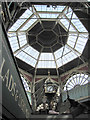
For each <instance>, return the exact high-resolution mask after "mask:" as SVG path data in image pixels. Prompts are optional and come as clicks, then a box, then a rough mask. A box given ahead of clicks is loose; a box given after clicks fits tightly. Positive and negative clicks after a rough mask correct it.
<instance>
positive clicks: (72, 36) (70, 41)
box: [67, 34, 77, 48]
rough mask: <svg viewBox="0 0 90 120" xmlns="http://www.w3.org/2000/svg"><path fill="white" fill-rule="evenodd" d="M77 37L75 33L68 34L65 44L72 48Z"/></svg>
mask: <svg viewBox="0 0 90 120" xmlns="http://www.w3.org/2000/svg"><path fill="white" fill-rule="evenodd" d="M76 39H77V34H69V37H68V40H67V44H68V45H70V46H71V47H72V48H74V45H75V42H76Z"/></svg>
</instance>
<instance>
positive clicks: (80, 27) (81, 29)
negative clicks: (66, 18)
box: [71, 13, 88, 32]
mask: <svg viewBox="0 0 90 120" xmlns="http://www.w3.org/2000/svg"><path fill="white" fill-rule="evenodd" d="M71 22H72V23H73V24H74V26H75V27H76V28H77V30H78V31H79V32H88V31H87V30H86V28H85V27H84V25H83V24H82V23H81V21H80V20H79V19H78V17H77V16H76V15H75V13H73V19H72V20H71Z"/></svg>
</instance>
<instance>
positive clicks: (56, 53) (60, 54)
mask: <svg viewBox="0 0 90 120" xmlns="http://www.w3.org/2000/svg"><path fill="white" fill-rule="evenodd" d="M62 52H63V47H62V48H60V49H59V50H57V51H56V52H54V54H55V58H56V59H58V58H60V57H61V56H62Z"/></svg>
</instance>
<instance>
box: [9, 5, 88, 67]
mask: <svg viewBox="0 0 90 120" xmlns="http://www.w3.org/2000/svg"><path fill="white" fill-rule="evenodd" d="M34 7H35V6H34ZM70 9H71V8H70ZM67 10H68V7H66V6H65V7H64V8H63V10H62V11H60V12H58V11H50V10H48V11H37V10H36V14H38V15H39V14H43V13H44V14H52V15H57V17H55V18H54V17H52V18H51V19H52V20H56V22H58V23H59V24H60V25H61V26H63V28H64V29H65V30H66V31H68V27H69V25H68V26H67V27H65V24H63V23H62V22H61V21H60V20H61V19H62V18H63V17H64V18H65V19H66V20H67V21H68V23H70V17H71V16H70V15H69V17H68V16H67V15H66V14H65V12H66V11H67ZM26 11H28V10H26ZM26 11H25V12H26ZM71 11H72V9H71ZM25 12H24V13H23V14H25ZM72 12H73V11H72ZM72 12H71V14H72ZM36 14H33V13H32V14H31V15H30V16H29V15H27V17H26V18H24V17H22V16H23V15H22V16H21V17H19V19H21V20H26V21H25V22H24V23H23V24H22V25H21V26H20V27H19V28H18V29H17V30H15V31H10V30H9V33H10V32H13V33H14V32H15V33H16V32H17V34H18V33H20V32H27V31H28V30H29V29H30V28H31V27H32V26H33V25H35V23H36V22H37V21H38V22H39V19H41V20H42V19H47V20H50V18H49V17H48V18H46V17H45V18H41V17H40V16H39V18H38V19H37V20H36V21H34V22H33V25H31V26H29V27H28V29H22V28H23V27H24V26H25V24H28V21H30V20H31V19H32V18H33V17H34V16H36ZM74 17H76V18H77V19H78V17H77V16H75V13H74V12H73V16H72V20H71V25H70V26H72V27H73V29H74V31H72V30H70V28H69V37H70V34H77V38H78V37H79V35H81V34H88V31H85V32H83V31H79V30H78V29H77V27H75V23H74V22H73V23H72V21H73V19H74ZM19 19H18V20H19ZM59 19H60V20H59ZM41 20H40V21H41ZM79 21H80V20H79ZM16 22H17V21H16ZM81 24H82V23H81ZM82 25H83V24H82ZM12 27H13V26H12ZM12 27H11V28H12ZM83 27H84V25H83ZM21 30H22V31H21ZM69 37H68V38H69ZM9 38H10V37H9ZM87 40H88V38H87ZM17 41H18V44H20V41H19V39H18V36H17ZM77 43H78V39H76V41H75V43H74V45H73V47H72V45H71V46H69V45H70V44H68V40H67V43H66V45H67V46H68V47H70V51H71V52H73V51H74V54H75V55H77V57H79V56H80V55H81V54H82V52H83V50H84V47H85V46H83V48H82V51H80V50H81V48H79V49H80V50H79V49H78V47H77V46H78V44H77ZM86 43H87V41H86ZM86 43H85V45H86ZM26 44H27V43H25V44H22V46H20V45H19V48H18V49H16V50H14V51H13V52H14V53H15V54H16V52H18V50H19V52H21V51H23V50H22V48H24V47H23V46H26ZM11 47H12V46H11ZM64 47H65V46H64ZM64 47H63V48H62V49H63V50H62V52H63V53H64ZM71 48H72V49H71ZM76 48H77V49H76ZM20 49H21V50H20ZM77 50H79V52H77ZM63 53H61V55H60V56H56V55H55V52H54V55H55V59H56V63H55V64H57V66H58V67H61V66H62V65H65V64H67V63H68V62H70V61H68V62H66V63H64V64H63V59H64V58H65V56H66V55H67V54H69V52H68V53H66V54H65V55H64V54H63ZM30 56H31V57H32V58H34V59H36V60H37V59H38V58H35V57H33V56H32V55H30ZM59 59H61V60H60V61H62V62H61V64H60V65H58V61H59ZM39 61H53V60H40V59H39ZM34 66H35V65H34ZM55 68H56V67H55Z"/></svg>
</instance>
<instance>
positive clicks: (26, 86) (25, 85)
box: [21, 75, 30, 91]
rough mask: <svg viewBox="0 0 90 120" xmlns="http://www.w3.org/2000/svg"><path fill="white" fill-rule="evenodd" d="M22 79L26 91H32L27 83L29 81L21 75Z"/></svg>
mask: <svg viewBox="0 0 90 120" xmlns="http://www.w3.org/2000/svg"><path fill="white" fill-rule="evenodd" d="M21 79H22V82H23V85H24V88H25V90H26V91H30V87H29V85H28V83H27V80H26V79H25V78H24V77H23V75H21Z"/></svg>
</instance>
